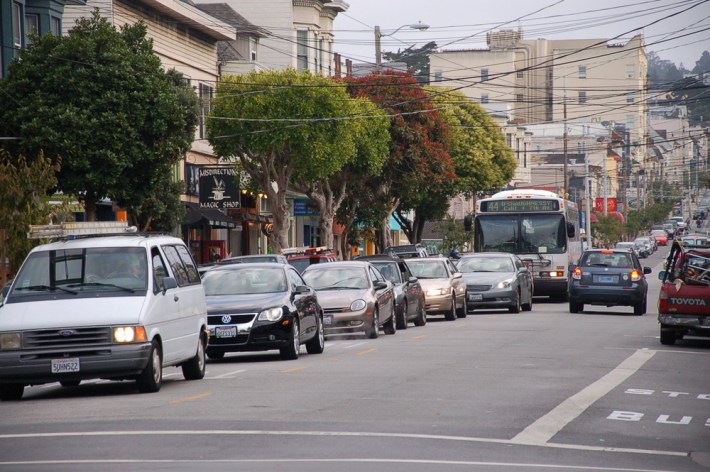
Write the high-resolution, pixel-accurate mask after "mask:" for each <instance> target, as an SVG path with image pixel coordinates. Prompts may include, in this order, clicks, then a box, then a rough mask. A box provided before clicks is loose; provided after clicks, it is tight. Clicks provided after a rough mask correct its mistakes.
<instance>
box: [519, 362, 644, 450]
mask: <svg viewBox="0 0 710 472" xmlns="http://www.w3.org/2000/svg"><path fill="white" fill-rule="evenodd" d="M655 353H656V351H653V350H649V349H639V350H637V351H636V352H635V353H633V354H632V355H631V356H629V357H628V358H627V359H626V360H624V361H623V362H622V363H621V364H619V365H618V366H617V367H616V368H615V369H614V370H612V371H611V372H609V373H608V374H606V375H605V376H604V377H602V378H601V379H599V380H597V381H596V382H594V383H593V384H591V385H588V386H587V387H585V388H584V389H582V390H581V391H579V392H577V393H576V394H574V395H572V396H571V397H569V398H568V399H567V400H565V401H563V402H562V403H560V404H559V405H557V406H556V407H555V408H553V409H552V411H550V412H549V413H547V414H546V415H545V416H543V417H541V418H539V419H538V420H537V421H535V422H534V423H533V424H531V425H530V426H528V427H527V428H525V429H524V430H523V431H521V432H520V433H518V434H517V435H516V436H515V437H514V438H513V439H512V442H513V443H516V444H535V445H538V444H545V443H547V442H548V441H549V440H550V439H552V438H553V437H554V436H555V435H556V434H557V433H559V432H560V431H561V430H562V428H564V427H565V426H567V425H568V424H569V423H570V422H571V421H572V420H574V419H575V418H577V417H578V416H579V415H581V414H582V413H584V411H585V410H586V409H587V408H589V407H590V406H591V405H592V404H593V403H594V402H596V401H597V400H599V399H600V398H602V397H603V396H604V395H606V394H607V393H609V392H610V391H611V390H613V389H614V388H616V387H617V386H619V385H620V384H621V383H622V382H624V381H625V380H626V379H628V378H629V377H631V376H632V375H633V374H635V373H636V371H638V370H639V369H640V368H641V367H642V366H643V365H644V364H645V363H646V362H647V361H648V360H649V359H651V357H653V355H654V354H655Z"/></svg>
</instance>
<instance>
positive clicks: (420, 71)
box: [382, 41, 437, 85]
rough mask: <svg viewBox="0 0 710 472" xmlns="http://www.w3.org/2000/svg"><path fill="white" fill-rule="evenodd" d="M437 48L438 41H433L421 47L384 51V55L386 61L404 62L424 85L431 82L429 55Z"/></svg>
mask: <svg viewBox="0 0 710 472" xmlns="http://www.w3.org/2000/svg"><path fill="white" fill-rule="evenodd" d="M436 49H437V45H436V43H435V42H434V41H431V42H428V43H426V44H425V45H424V46H422V47H420V48H416V47H414V46H409V47H408V48H406V49H404V50H402V49H398V50H397V52H383V53H382V57H383V58H384V59H385V60H386V61H392V62H404V63H405V64H407V70H408V71H410V72H411V73H412V74H413V75H414V77H415V78H416V79H417V82H419V83H420V84H422V85H424V84H428V83H429V68H430V61H429V56H430V55H431V54H432V53H434V52H436Z"/></svg>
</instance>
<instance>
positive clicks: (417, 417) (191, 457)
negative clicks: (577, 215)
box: [0, 249, 710, 472]
mask: <svg viewBox="0 0 710 472" xmlns="http://www.w3.org/2000/svg"><path fill="white" fill-rule="evenodd" d="M666 253H667V249H666V250H663V249H662V250H661V251H659V252H657V253H656V254H654V255H652V256H651V257H650V258H649V259H645V260H644V265H648V266H651V267H652V268H653V274H651V275H649V276H648V279H649V282H650V287H651V289H650V292H649V303H648V309H649V313H647V314H646V315H644V316H642V317H636V316H633V314H632V311H633V310H632V309H631V308H630V307H629V308H626V307H621V308H614V307H612V308H605V307H585V308H587V310H589V311H587V310H585V312H584V313H580V314H576V315H573V314H570V313H569V312H568V306H567V304H566V303H551V302H547V301H545V300H544V299H539V300H538V299H535V304H534V306H533V310H532V312H523V313H520V314H510V313H507V312H502V311H493V310H491V311H481V312H478V311H477V312H476V313H475V314H472V315H469V316H468V317H467V318H466V319H460V320H457V321H453V322H447V321H443V319H441V317H431V318H430V319H429V323H428V324H427V326H425V327H421V328H416V327H414V326H413V325H411V324H410V326H409V329H407V330H404V331H402V330H400V331H398V332H397V334H396V335H394V336H384V335H382V336H381V337H380V338H379V339H376V340H370V339H365V338H364V337H352V338H349V339H348V338H336V339H328V341H327V343H326V349H325V352H324V353H323V354H321V355H308V354H306V353H305V349H302V353H301V357H300V358H299V359H298V360H296V361H281V360H279V358H278V353H257V354H233V355H227V356H226V357H225V358H224V359H222V360H220V361H209V362H208V365H207V375H206V377H205V379H204V380H201V381H192V382H187V381H185V380H183V378H182V374H181V372H180V370H179V369H167V370H166V379H165V382H164V385H163V388H162V390H161V391H160V392H158V393H155V394H138V393H137V392H136V390H135V387H134V385H133V384H132V383H131V382H122V383H116V382H106V381H96V382H85V383H83V384H82V385H80V386H79V387H71V388H62V387H61V386H59V385H58V384H51V385H45V386H37V387H30V388H27V389H26V390H25V395H24V397H23V400H22V401H21V402H4V403H0V470H12V471H25V470H32V471H37V470H48V471H76V470H87V471H88V470H91V471H94V470H102V471H119V470H121V471H125V470H132V471H133V470H136V471H144V470H145V471H160V470H170V471H182V470H200V469H201V470H210V471H212V470H230V471H231V470H240V471H257V472H260V471H274V470H283V471H308V472H313V471H344V472H349V471H363V470H370V471H407V472H419V471H426V472H429V471H447V472H448V471H491V472H493V471H495V472H500V471H551V470H552V471H558V470H559V471H592V470H593V471H673V472H678V471H702V470H708V469H709V468H710V339H707V340H706V339H687V340H683V341H681V342H679V343H678V344H676V345H675V346H662V345H661V344H660V341H659V339H658V324H657V321H656V300H657V297H658V285H659V284H658V280H657V278H656V277H657V273H658V271H659V270H660V263H661V260H662V258H663V257H664V255H665V254H666Z"/></svg>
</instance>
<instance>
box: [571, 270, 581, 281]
mask: <svg viewBox="0 0 710 472" xmlns="http://www.w3.org/2000/svg"><path fill="white" fill-rule="evenodd" d="M572 278H573V279H574V280H582V268H581V267H575V268H574V271H572Z"/></svg>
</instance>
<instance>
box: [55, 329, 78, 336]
mask: <svg viewBox="0 0 710 472" xmlns="http://www.w3.org/2000/svg"><path fill="white" fill-rule="evenodd" d="M75 334H76V331H74V330H73V329H63V330H61V331H59V336H63V337H65V338H67V337H69V336H74V335H75Z"/></svg>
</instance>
